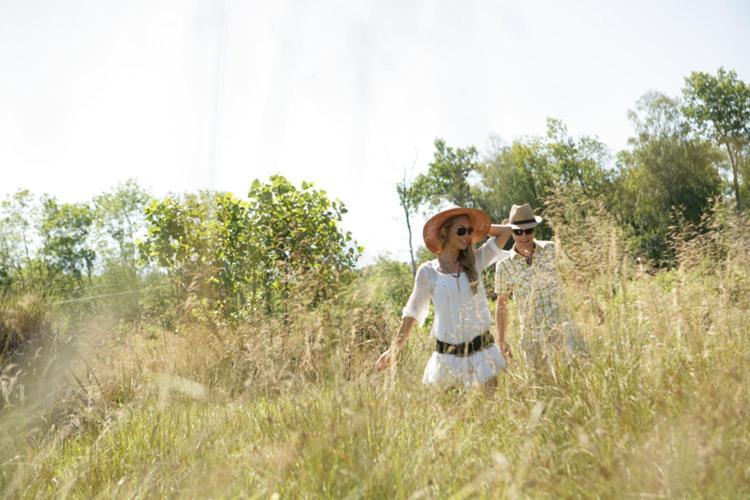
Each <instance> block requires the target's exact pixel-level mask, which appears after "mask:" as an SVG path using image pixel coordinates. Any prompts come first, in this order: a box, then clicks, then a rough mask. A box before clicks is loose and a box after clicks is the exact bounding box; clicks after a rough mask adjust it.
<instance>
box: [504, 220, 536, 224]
mask: <svg viewBox="0 0 750 500" xmlns="http://www.w3.org/2000/svg"><path fill="white" fill-rule="evenodd" d="M530 222H536V219H526V220H512V221H510V223H511V224H528V223H530Z"/></svg>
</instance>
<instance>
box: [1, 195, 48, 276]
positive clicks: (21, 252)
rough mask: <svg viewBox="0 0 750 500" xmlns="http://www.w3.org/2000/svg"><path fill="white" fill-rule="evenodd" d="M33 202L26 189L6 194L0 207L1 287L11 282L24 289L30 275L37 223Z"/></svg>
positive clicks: (35, 203)
mask: <svg viewBox="0 0 750 500" xmlns="http://www.w3.org/2000/svg"><path fill="white" fill-rule="evenodd" d="M38 218H39V207H38V203H37V200H36V199H35V198H34V196H33V195H32V194H31V192H29V190H27V189H22V190H19V191H17V192H16V193H14V194H12V195H9V196H7V197H6V198H5V200H3V202H2V204H0V259H1V260H0V269H2V270H1V271H0V273H2V275H3V277H4V278H3V284H4V285H3V287H7V286H9V285H10V284H11V283H12V282H18V283H19V284H20V285H21V286H27V285H29V284H30V282H31V280H32V279H33V276H32V275H33V274H34V267H35V266H34V265H33V263H34V247H35V246H36V242H35V236H36V235H35V232H34V228H35V226H37V225H38V224H39V221H38Z"/></svg>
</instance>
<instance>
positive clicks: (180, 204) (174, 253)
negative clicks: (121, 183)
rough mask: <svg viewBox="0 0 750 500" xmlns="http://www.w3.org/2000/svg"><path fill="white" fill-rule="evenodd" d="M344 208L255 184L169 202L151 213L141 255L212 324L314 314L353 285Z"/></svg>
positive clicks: (305, 187)
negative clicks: (253, 316) (236, 191)
mask: <svg viewBox="0 0 750 500" xmlns="http://www.w3.org/2000/svg"><path fill="white" fill-rule="evenodd" d="M345 213H346V208H345V207H344V205H343V204H342V203H341V202H339V201H331V200H329V199H328V197H327V195H326V194H325V192H324V191H318V190H315V189H313V186H312V184H310V183H307V182H303V183H302V187H301V189H297V188H296V187H295V186H294V185H293V184H291V183H290V182H289V181H288V180H287V179H285V178H284V177H282V176H273V177H271V179H270V182H268V183H261V182H260V181H257V180H256V181H254V182H253V184H252V186H251V188H250V191H249V193H248V199H247V200H240V199H238V198H236V197H235V196H234V195H232V194H231V193H207V192H204V193H200V194H199V195H185V196H182V197H175V196H170V197H167V198H165V199H163V200H161V201H153V202H152V203H151V204H149V206H148V207H147V208H146V220H147V223H148V235H147V237H146V238H145V239H144V241H143V242H142V243H141V251H142V255H143V256H144V257H145V258H147V259H148V260H149V261H150V262H152V263H154V264H156V265H157V266H160V267H162V268H165V269H166V270H167V271H168V272H169V274H170V276H171V277H172V280H173V282H174V283H175V285H176V292H177V293H178V294H179V295H178V297H182V298H183V299H185V300H184V301H183V302H186V303H190V304H198V306H196V307H194V308H193V310H194V312H197V314H200V315H202V316H204V317H205V316H209V317H211V319H215V318H219V319H228V320H233V321H236V320H240V319H242V318H243V317H244V315H245V314H246V313H247V312H248V311H249V310H255V309H256V308H257V306H258V305H262V306H263V308H264V310H265V311H266V312H267V313H269V314H270V313H275V312H283V311H286V310H288V309H289V308H290V307H291V306H292V305H293V304H296V303H303V304H304V305H310V306H313V305H315V304H317V303H319V302H320V301H321V300H324V299H325V298H326V297H329V296H331V294H333V293H335V292H336V290H337V289H338V288H339V287H340V286H341V285H342V284H345V283H346V282H347V281H348V280H349V279H350V278H351V277H353V269H354V266H355V264H356V260H357V258H358V256H359V254H360V253H361V251H362V249H361V248H359V247H357V246H356V244H355V243H354V242H353V240H352V237H351V234H350V233H349V232H344V231H342V230H341V228H340V227H339V225H340V223H341V218H342V215H343V214H345Z"/></svg>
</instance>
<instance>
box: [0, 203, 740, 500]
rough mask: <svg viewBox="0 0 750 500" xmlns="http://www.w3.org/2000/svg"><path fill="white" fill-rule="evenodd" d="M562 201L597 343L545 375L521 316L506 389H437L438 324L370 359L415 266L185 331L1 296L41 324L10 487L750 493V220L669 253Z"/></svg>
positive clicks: (3, 462)
mask: <svg viewBox="0 0 750 500" xmlns="http://www.w3.org/2000/svg"><path fill="white" fill-rule="evenodd" d="M548 213H549V217H550V218H551V220H552V221H553V223H554V222H555V221H557V222H558V224H557V225H554V224H553V227H555V228H556V233H555V238H556V239H557V240H558V242H559V243H560V246H561V247H562V248H563V249H564V250H565V253H564V255H563V257H562V258H561V263H560V273H561V275H562V277H563V281H564V284H565V286H564V289H565V296H564V297H565V301H566V305H567V309H568V311H569V314H570V316H571V318H572V319H573V320H574V321H575V322H576V323H577V325H578V326H579V329H580V331H581V333H582V336H583V337H584V339H585V341H586V342H587V344H588V350H589V355H588V356H579V357H576V358H573V359H571V358H569V357H566V356H565V355H564V354H562V353H559V355H557V356H555V357H554V359H553V360H552V364H551V366H550V368H551V369H550V370H549V371H547V372H545V373H541V374H540V373H535V372H533V371H532V370H530V368H529V366H527V364H526V362H525V360H524V359H523V355H522V352H521V350H520V346H519V339H518V338H517V337H516V336H514V334H515V331H516V330H515V325H514V324H511V337H510V342H511V347H512V348H513V349H514V353H515V357H514V359H513V360H512V362H511V363H510V365H509V368H508V370H507V371H506V372H505V373H504V374H503V375H502V376H501V377H500V379H499V385H498V387H497V389H496V390H495V391H494V392H490V391H487V390H483V389H468V390H449V391H439V390H435V389H431V388H428V387H425V386H423V385H422V384H421V375H422V370H423V367H424V364H425V362H426V360H427V358H428V357H429V354H430V351H431V350H432V349H433V346H432V343H431V342H430V338H429V336H428V332H429V330H428V329H427V328H421V329H420V330H419V331H417V332H416V333H415V334H414V335H413V336H412V338H411V340H410V341H409V343H408V344H407V347H406V348H405V351H404V352H403V354H402V356H401V358H400V359H399V363H398V365H397V366H396V368H394V369H393V370H391V371H389V372H388V373H376V372H374V370H373V364H374V361H375V359H376V358H377V355H378V354H379V353H380V352H381V351H382V350H383V349H384V348H385V347H387V346H388V344H389V342H390V338H391V336H392V335H393V333H394V332H395V331H396V329H397V325H398V322H399V316H398V310H397V307H396V306H395V305H389V304H387V303H386V302H384V301H383V300H381V299H380V298H379V297H381V296H382V290H381V288H383V287H388V286H396V285H398V286H401V287H404V286H405V287H406V288H407V289H408V287H409V281H408V280H409V279H410V274H407V276H406V278H405V279H406V284H404V283H403V282H400V283H397V284H394V283H393V282H392V281H393V280H391V282H388V280H382V279H375V278H373V277H372V276H368V275H367V274H366V273H362V275H361V276H359V277H358V278H357V279H355V280H354V281H353V283H352V284H351V285H350V286H348V287H347V289H346V290H344V291H343V292H341V293H340V294H339V295H338V296H337V297H336V298H335V299H334V300H331V301H329V302H327V303H325V304H323V305H321V306H319V307H317V308H314V309H309V308H304V307H299V308H298V310H294V311H293V312H292V313H291V314H287V315H284V316H283V317H282V316H263V315H259V316H258V317H256V318H250V319H248V320H246V321H244V322H243V323H242V324H241V325H239V326H233V327H229V326H219V327H216V326H215V325H214V326H212V325H210V324H208V323H205V322H200V321H193V322H190V321H185V322H183V323H182V324H181V325H180V328H179V329H178V330H177V331H175V329H174V328H165V327H164V326H163V325H160V324H158V322H148V321H136V322H132V321H128V322H124V321H121V320H120V319H118V318H117V316H116V315H115V314H113V313H111V311H108V310H107V309H106V308H100V309H97V310H95V311H94V312H91V313H90V314H85V315H78V316H77V317H72V316H71V315H69V314H64V313H63V312H62V310H61V307H60V306H58V305H55V304H52V303H50V302H49V301H48V300H47V299H44V298H42V297H35V296H23V297H17V296H12V297H6V298H5V299H4V302H3V304H2V308H3V315H2V317H3V321H4V322H5V323H4V325H3V328H4V330H3V331H5V332H10V331H21V330H23V328H21V327H20V326H19V325H20V324H22V323H23V322H26V323H29V324H35V325H37V326H38V327H39V328H41V329H42V330H44V331H45V332H46V333H45V335H43V336H38V337H37V338H35V339H28V340H26V343H25V344H24V347H23V348H22V349H19V351H18V354H16V355H15V356H14V357H13V359H12V360H11V361H12V362H6V364H5V365H4V368H3V372H2V379H1V384H0V388H1V389H2V396H3V407H2V409H0V492H1V493H2V496H3V497H8V498H39V497H72V498H93V497H130V498H132V497H148V498H154V497H170V498H171V497H213V498H234V497H251V498H256V497H257V498H267V497H272V498H281V497H285V498H286V497H289V498H299V497H301V498H320V497H323V498H414V499H416V498H477V497H478V498H506V497H507V498H527V497H529V498H561V497H583V498H633V497H638V498H640V497H648V498H652V497H656V498H661V497H669V498H671V497H680V498H693V497H695V498H706V497H708V498H742V497H747V496H750V419H748V408H750V375H748V370H747V366H748V365H749V364H750V312H749V311H750V258H749V257H750V256H749V255H748V245H747V242H748V241H750V230H749V229H748V224H747V220H746V219H744V218H741V217H739V216H737V215H734V213H733V211H731V210H727V211H724V212H722V213H721V214H719V215H718V216H716V217H715V219H714V220H713V221H712V222H711V224H710V225H709V229H708V230H704V231H702V232H700V233H699V234H693V235H691V237H690V238H684V239H683V241H675V246H676V250H675V251H676V254H677V259H676V262H677V264H676V265H675V266H674V267H672V268H671V269H662V270H654V269H651V268H649V267H647V266H645V265H643V264H640V263H639V262H638V261H637V260H635V259H633V258H631V257H630V256H629V254H628V252H627V250H626V247H625V244H624V242H623V238H622V235H621V234H619V233H618V231H617V230H616V228H615V226H614V225H613V224H611V223H610V222H609V221H607V220H605V219H597V218H596V216H587V218H586V219H585V220H576V217H577V216H576V214H575V213H567V212H564V211H561V212H559V213H555V212H554V211H549V212H548ZM582 228H584V229H585V230H582ZM402 281H403V280H402ZM511 317H512V318H515V314H511ZM13 328H16V330H13ZM4 342H5V343H6V347H7V345H9V344H10V342H11V337H10V336H8V335H6V338H5V339H4Z"/></svg>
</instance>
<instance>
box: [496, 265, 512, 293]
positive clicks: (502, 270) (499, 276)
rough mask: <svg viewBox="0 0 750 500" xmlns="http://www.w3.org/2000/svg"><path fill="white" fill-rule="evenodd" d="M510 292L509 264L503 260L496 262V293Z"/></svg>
mask: <svg viewBox="0 0 750 500" xmlns="http://www.w3.org/2000/svg"><path fill="white" fill-rule="evenodd" d="M510 292H511V289H510V281H509V280H508V266H506V265H504V262H503V261H500V262H498V263H497V264H495V293H496V294H498V295H507V294H509V293H510Z"/></svg>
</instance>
